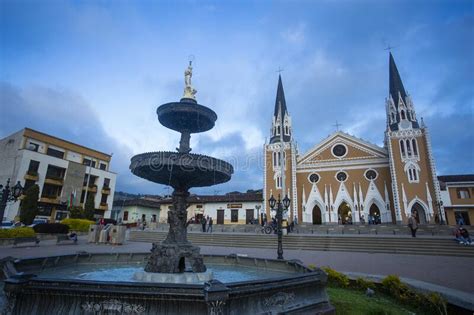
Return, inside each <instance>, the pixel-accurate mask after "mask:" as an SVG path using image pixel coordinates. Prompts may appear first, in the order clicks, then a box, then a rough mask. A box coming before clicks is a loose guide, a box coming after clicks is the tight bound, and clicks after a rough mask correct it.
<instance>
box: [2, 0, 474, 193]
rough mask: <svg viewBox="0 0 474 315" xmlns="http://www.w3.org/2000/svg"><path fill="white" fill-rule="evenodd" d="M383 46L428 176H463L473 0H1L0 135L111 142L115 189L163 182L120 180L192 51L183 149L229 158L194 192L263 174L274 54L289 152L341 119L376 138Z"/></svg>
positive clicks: (169, 138) (471, 101)
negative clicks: (432, 170) (197, 128)
mask: <svg viewBox="0 0 474 315" xmlns="http://www.w3.org/2000/svg"><path fill="white" fill-rule="evenodd" d="M387 45H391V46H395V48H394V49H393V50H392V53H393V55H394V57H395V61H396V63H397V66H398V69H399V71H400V74H401V77H402V80H403V82H404V85H405V88H406V89H407V90H408V93H409V94H411V96H412V100H413V102H414V105H415V110H416V111H417V116H418V117H423V118H424V121H425V123H426V125H427V126H428V127H429V130H430V133H431V138H432V145H433V150H434V154H435V160H436V163H437V169H438V173H439V174H440V175H446V174H460V173H473V172H474V167H473V161H474V131H473V128H472V126H473V123H474V90H473V89H474V88H473V86H474V84H473V82H474V8H473V2H472V1H468V0H466V1H459V0H457V1H420V0H415V1H375V0H373V1H350V0H345V1H334V0H325V1H324V0H322V1H59V0H55V1H48V0H46V1H26V0H22V1H10V0H3V1H0V113H1V114H0V137H4V136H6V135H8V134H10V133H13V132H15V131H17V130H19V129H21V128H23V127H26V126H27V127H31V128H34V129H37V130H40V131H43V132H46V133H50V134H52V135H55V136H58V137H62V138H65V139H68V140H70V141H74V142H78V143H81V144H83V145H86V146H90V147H92V148H96V149H99V150H101V151H104V152H108V153H113V163H112V169H113V171H115V172H117V173H118V180H117V185H118V187H117V188H118V189H119V190H123V191H128V192H141V193H155V194H163V193H167V190H165V189H164V187H163V186H160V185H156V184H153V183H148V182H146V181H144V180H141V179H139V178H136V177H134V176H133V175H131V174H130V172H129V170H128V165H129V161H130V157H131V156H133V155H134V154H138V153H142V152H148V151H157V150H170V149H174V148H175V147H176V146H177V145H178V142H179V135H178V134H177V133H176V132H174V131H171V130H167V129H166V128H164V127H163V126H161V125H160V124H159V123H158V120H157V118H156V113H155V111H156V107H157V106H159V105H160V104H163V103H166V102H170V101H176V100H178V99H179V98H180V97H181V95H182V91H183V72H184V69H185V67H186V65H187V61H188V56H189V55H194V56H195V62H194V74H193V85H194V86H195V88H196V89H197V90H198V93H197V100H198V101H199V103H201V104H204V105H206V106H209V107H210V108H212V109H213V110H214V111H216V113H217V114H218V116H219V118H218V120H217V123H216V127H215V128H214V129H213V130H211V131H209V132H207V133H203V134H199V135H193V137H192V140H191V146H192V147H193V152H195V153H203V154H208V155H213V156H216V157H219V158H222V159H225V160H228V161H230V162H231V163H233V164H234V166H235V169H236V173H235V175H234V177H233V179H232V180H231V181H230V182H228V183H226V184H222V185H218V186H214V187H210V188H205V189H196V190H194V191H195V192H198V193H216V192H217V193H225V192H228V191H234V190H240V191H245V190H247V189H257V188H261V187H262V186H263V184H262V178H263V170H262V162H261V159H262V152H263V151H262V147H263V144H264V142H265V139H266V138H268V137H269V130H270V124H271V115H272V112H273V106H274V102H275V94H276V86H277V80H278V73H277V72H276V70H277V69H278V68H279V67H281V68H283V69H284V71H283V72H282V78H283V85H284V89H285V94H286V100H287V106H288V109H289V111H290V114H291V116H292V119H293V126H294V127H293V129H294V136H295V139H296V140H297V142H298V146H299V149H300V152H301V153H304V152H305V151H306V150H308V149H309V148H311V147H312V146H313V145H314V144H315V143H318V142H319V141H320V140H321V139H323V138H324V137H326V136H327V135H329V134H330V133H332V132H333V131H334V130H335V127H334V126H333V125H334V124H335V122H336V120H337V121H338V122H340V123H341V124H342V127H341V129H342V130H343V131H345V132H348V133H350V134H353V135H355V136H357V137H360V138H363V139H365V140H368V141H370V142H372V143H375V144H378V145H380V146H382V145H383V137H384V131H385V97H387V94H388V52H387V51H386V50H384V49H385V48H386V47H387Z"/></svg>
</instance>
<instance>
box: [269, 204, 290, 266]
mask: <svg viewBox="0 0 474 315" xmlns="http://www.w3.org/2000/svg"><path fill="white" fill-rule="evenodd" d="M290 201H291V200H290V198H288V196H285V198H283V201H282V200H280V195H278V200H276V199H275V198H274V197H273V195H271V196H270V199H268V203H269V205H270V208H271V209H272V210H276V212H277V214H276V218H277V234H278V250H277V254H278V257H277V258H278V259H283V244H282V243H283V237H282V236H283V232H282V230H281V221H282V219H283V211H287V210H288V207H289V206H290ZM275 206H276V209H275Z"/></svg>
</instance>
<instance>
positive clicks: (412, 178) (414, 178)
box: [407, 164, 420, 183]
mask: <svg viewBox="0 0 474 315" xmlns="http://www.w3.org/2000/svg"><path fill="white" fill-rule="evenodd" d="M407 176H408V182H409V183H418V180H419V179H420V177H419V175H418V169H417V168H416V166H415V165H413V164H412V165H410V166H409V167H408V169H407Z"/></svg>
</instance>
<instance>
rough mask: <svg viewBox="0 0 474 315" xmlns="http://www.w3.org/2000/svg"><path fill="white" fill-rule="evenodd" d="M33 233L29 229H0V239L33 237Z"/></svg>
mask: <svg viewBox="0 0 474 315" xmlns="http://www.w3.org/2000/svg"><path fill="white" fill-rule="evenodd" d="M34 236H35V231H34V230H33V229H32V228H30V227H19V228H13V229H0V238H16V237H34Z"/></svg>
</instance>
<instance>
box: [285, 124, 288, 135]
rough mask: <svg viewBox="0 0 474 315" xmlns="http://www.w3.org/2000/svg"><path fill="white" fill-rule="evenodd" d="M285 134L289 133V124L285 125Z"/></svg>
mask: <svg viewBox="0 0 474 315" xmlns="http://www.w3.org/2000/svg"><path fill="white" fill-rule="evenodd" d="M285 135H288V126H285Z"/></svg>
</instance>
